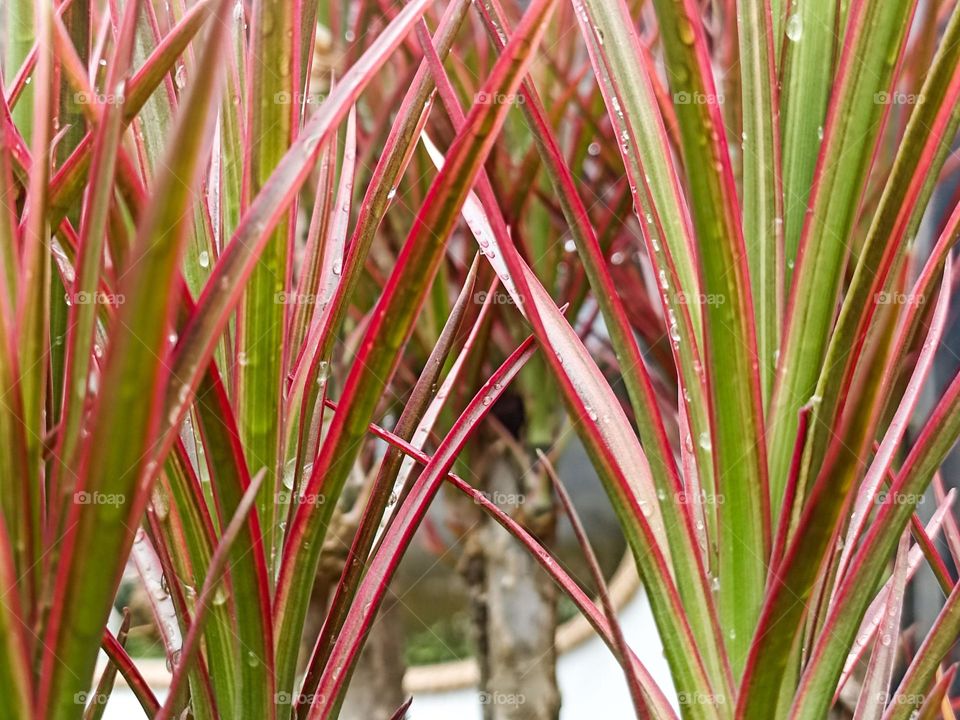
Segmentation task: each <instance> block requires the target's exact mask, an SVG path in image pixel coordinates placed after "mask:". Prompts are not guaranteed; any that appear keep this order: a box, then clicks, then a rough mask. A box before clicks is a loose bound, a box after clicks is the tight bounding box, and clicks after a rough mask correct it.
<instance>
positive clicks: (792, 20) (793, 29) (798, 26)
mask: <svg viewBox="0 0 960 720" xmlns="http://www.w3.org/2000/svg"><path fill="white" fill-rule="evenodd" d="M787 37H788V38H789V39H790V40H791V41H792V42H800V38H802V37H803V18H802V17H800V13H798V12H795V13H794V14H793V15H791V16H790V17H789V19H788V20H787Z"/></svg>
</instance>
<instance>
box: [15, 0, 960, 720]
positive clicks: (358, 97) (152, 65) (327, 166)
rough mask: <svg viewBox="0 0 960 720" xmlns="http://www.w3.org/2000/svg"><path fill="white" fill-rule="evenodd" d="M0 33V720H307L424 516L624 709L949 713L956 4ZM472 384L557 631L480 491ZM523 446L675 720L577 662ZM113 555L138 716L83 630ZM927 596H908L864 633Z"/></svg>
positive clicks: (324, 7) (763, 0)
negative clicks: (616, 598)
mask: <svg viewBox="0 0 960 720" xmlns="http://www.w3.org/2000/svg"><path fill="white" fill-rule="evenodd" d="M3 7H4V10H5V12H6V17H5V25H4V30H3V33H2V43H0V46H2V48H3V53H4V63H3V73H2V76H3V84H2V92H0V196H2V205H0V397H2V399H3V402H2V403H0V504H2V515H0V583H2V593H0V596H2V599H3V602H2V603H0V638H2V640H3V642H2V643H0V689H2V696H3V701H2V702H0V717H9V718H18V719H20V718H42V719H44V720H46V719H48V718H49V719H51V720H61V719H66V718H79V717H91V718H95V717H100V716H101V714H102V712H103V701H104V699H105V698H106V697H108V696H109V695H110V693H111V691H112V688H113V686H114V681H115V678H116V677H117V675H118V674H120V675H122V676H123V678H124V679H125V681H126V683H127V684H128V685H129V687H130V688H131V689H132V690H133V692H134V694H135V695H136V697H137V699H138V700H139V702H140V704H141V705H142V707H143V710H144V712H145V713H146V714H147V716H148V717H150V718H161V719H163V718H169V717H172V716H175V715H176V716H178V717H179V716H184V713H187V714H188V715H189V716H190V717H195V718H199V719H203V720H208V719H209V720H212V719H213V718H267V719H268V720H272V719H274V718H280V719H283V720H285V719H286V718H292V717H299V718H328V717H336V716H337V715H338V713H339V711H340V707H341V703H342V700H343V696H344V692H345V690H346V688H347V687H348V685H349V683H350V679H351V676H352V673H353V669H354V666H355V664H356V661H357V658H358V654H359V652H360V650H361V648H362V647H363V645H364V642H365V640H366V638H367V637H368V635H369V633H370V629H371V626H372V624H373V622H374V621H375V619H376V617H377V612H378V610H379V609H380V607H381V605H382V604H383V601H384V598H385V595H386V593H387V590H388V587H389V583H390V580H391V578H392V577H393V576H394V574H395V571H396V569H397V565H398V563H399V561H400V559H401V558H402V556H403V555H404V553H405V552H406V550H407V549H408V547H409V546H410V543H411V540H412V538H413V535H414V532H415V531H416V530H417V528H418V526H419V525H420V523H421V521H422V520H423V518H424V515H425V513H426V511H427V509H428V507H429V506H430V504H431V503H432V502H434V501H435V500H436V499H437V498H438V493H439V491H440V490H441V488H443V487H445V486H449V487H451V488H452V489H453V490H454V491H456V492H459V493H460V494H463V495H466V496H468V497H470V498H472V499H473V501H474V502H475V503H476V504H477V505H478V506H479V507H480V508H481V509H482V510H483V511H484V512H485V513H488V514H489V515H490V517H492V518H493V520H495V521H496V522H498V523H500V524H501V525H502V526H503V527H504V528H506V530H507V531H508V532H509V533H511V534H512V535H513V536H514V537H515V538H516V540H517V542H518V543H519V546H520V547H522V548H524V550H525V552H527V553H529V554H530V557H532V558H533V559H534V560H535V561H536V562H537V563H539V564H540V565H541V566H542V568H543V569H544V570H545V571H546V573H547V575H548V576H549V577H550V578H551V579H552V580H553V581H554V582H555V583H557V585H558V586H559V588H560V589H561V590H562V591H563V592H564V593H566V594H567V595H568V596H569V597H570V599H571V600H572V601H573V602H574V604H575V605H576V606H577V607H578V608H579V610H580V611H581V612H582V613H583V615H584V616H585V617H586V618H587V620H588V621H589V622H590V623H591V624H592V626H593V627H594V628H595V630H596V631H597V633H598V634H599V635H600V636H601V638H602V639H603V640H604V641H605V642H606V643H607V644H608V645H609V647H610V649H611V652H612V653H613V654H614V656H615V657H616V658H617V660H618V661H619V662H620V664H621V665H622V667H623V671H624V676H625V678H626V681H627V686H628V687H629V689H630V697H631V700H632V704H633V711H634V712H635V713H636V715H637V717H654V718H674V717H677V716H682V717H684V718H705V719H714V718H716V719H723V718H738V719H742V720H752V719H754V718H795V719H798V720H799V719H804V720H806V719H809V720H818V719H819V718H824V717H827V716H828V714H829V713H831V712H832V711H834V710H841V709H845V711H846V712H852V713H853V714H854V717H857V718H881V717H882V718H889V719H890V720H900V719H905V718H908V717H926V718H933V717H953V714H952V710H951V706H952V702H953V701H952V699H951V685H952V682H953V679H954V674H955V671H956V666H955V665H951V664H950V653H951V650H952V646H953V644H954V641H955V640H956V638H957V636H958V632H960V585H958V584H957V582H956V580H955V578H954V575H955V568H956V565H957V563H958V559H960V527H958V523H957V519H956V513H955V511H954V509H953V507H952V501H953V499H954V498H953V492H952V491H948V484H947V483H946V482H945V481H944V480H941V478H940V476H939V469H940V467H941V465H942V463H943V462H944V460H945V458H946V456H947V455H948V453H949V452H950V450H951V449H952V446H953V445H954V442H955V441H956V440H957V438H958V435H960V377H953V378H952V379H951V380H950V381H949V382H948V383H946V384H945V386H944V387H945V389H942V390H940V391H939V392H937V393H930V392H927V393H926V395H925V396H924V392H925V390H926V389H927V388H928V387H929V386H930V378H931V377H932V369H933V366H934V361H935V359H936V358H937V357H938V348H939V347H940V346H941V341H942V340H943V338H944V333H945V331H946V328H947V327H948V325H949V321H950V298H951V294H952V289H953V276H952V272H951V251H952V248H953V243H954V240H955V239H956V237H957V233H958V224H960V205H958V196H957V194H956V192H955V190H954V186H955V184H956V183H955V175H956V171H957V164H956V162H955V161H954V158H953V157H952V156H951V148H952V147H953V143H954V140H955V138H954V136H955V133H956V130H957V122H958V119H960V102H958V100H960V5H958V4H957V3H956V2H953V1H952V0H943V1H941V2H927V3H919V2H918V1H917V0H849V2H834V1H833V0H811V1H810V2H792V1H790V0H716V1H715V2H709V3H699V2H696V1H695V0H650V2H645V1H644V0H630V1H628V0H570V2H567V0H529V2H516V3H514V2H508V1H507V0H475V1H472V0H449V1H445V2H439V1H437V0H408V1H407V2H404V3H394V2H375V1H374V0H352V1H351V2H342V3H332V2H331V3H327V2H311V1H308V0H249V1H245V0H240V1H239V2H237V0H194V1H189V0H173V1H172V2H159V1H157V0H123V1H122V2H117V1H111V2H91V1H90V0H63V1H62V2H54V1H53V0H36V1H35V2H34V0H7V2H5V3H4V6H3ZM547 389H549V390H547ZM507 392H514V393H517V394H519V396H520V397H521V399H522V401H523V402H524V403H525V404H526V407H527V413H526V414H527V420H526V423H525V428H521V429H520V430H518V431H517V432H518V433H520V434H521V435H523V434H524V433H526V439H525V442H526V444H527V449H528V450H530V452H529V453H527V457H528V462H529V464H530V466H531V468H532V469H536V470H537V472H538V473H539V477H541V478H550V480H551V482H552V487H554V488H555V490H552V491H551V490H549V488H550V487H551V484H548V485H547V488H548V493H549V492H555V496H556V497H557V498H558V507H560V508H561V510H563V511H565V512H566V513H567V514H569V515H570V517H571V519H572V520H573V521H574V527H575V528H576V529H577V536H578V538H580V540H581V544H582V546H583V549H584V552H585V554H586V555H587V557H588V558H589V559H590V560H591V563H590V565H591V567H592V569H593V571H594V576H595V577H594V579H595V580H596V584H597V585H598V586H599V588H600V593H599V597H598V598H597V599H594V598H592V597H591V596H590V594H588V593H587V592H586V591H585V590H584V589H583V586H582V585H581V584H580V583H579V582H578V581H577V579H575V578H573V577H571V575H570V574H568V573H567V572H566V571H565V570H564V569H563V567H562V566H561V565H560V564H559V563H558V562H557V560H556V559H555V557H554V555H553V554H552V550H551V548H550V547H549V542H547V537H546V536H547V534H546V533H541V532H539V530H538V529H537V528H535V527H532V526H531V523H529V522H528V520H529V518H523V517H520V516H514V514H511V513H510V512H505V511H504V510H503V509H502V508H501V507H499V506H498V504H497V503H496V502H494V501H491V499H490V498H489V497H488V496H487V495H485V494H484V493H483V492H482V491H481V489H480V488H479V487H478V484H477V482H476V480H477V478H476V477H475V473H477V472H478V471H477V469H476V468H477V467H478V465H479V464H481V463H482V460H483V456H484V453H485V452H488V451H489V447H488V445H487V443H485V442H484V441H482V439H481V438H482V434H481V433H482V432H483V431H484V429H485V428H488V426H489V425H490V424H491V423H496V421H495V420H494V419H492V418H491V413H494V412H495V410H496V408H497V407H498V402H499V401H500V400H501V398H502V397H503V396H504V394H505V393H507ZM931 396H933V398H934V400H933V402H932V403H926V402H925V403H923V404H922V400H923V399H924V397H927V398H928V399H929V398H930V397H931ZM551 418H552V419H551ZM557 418H560V423H562V424H563V428H564V432H570V433H573V432H575V433H576V434H577V435H578V436H579V439H580V441H581V442H582V444H583V446H584V447H585V448H586V451H587V453H588V454H589V457H590V459H591V461H592V463H593V466H594V468H595V470H596V474H597V476H598V477H599V479H600V481H601V483H602V486H603V488H604V489H605V490H606V493H607V495H608V496H609V499H610V502H611V504H612V506H613V508H614V510H615V512H616V515H617V518H618V520H619V527H620V530H621V532H622V534H623V536H624V538H625V539H626V542H627V544H628V546H629V549H630V552H631V553H632V555H633V556H634V558H635V560H636V565H637V568H638V571H639V573H640V576H641V579H642V582H643V588H644V592H645V593H646V595H647V597H648V598H649V602H650V606H651V608H652V611H653V615H654V619H655V621H656V626H657V630H658V632H659V635H660V638H661V640H662V642H663V646H664V651H665V655H666V658H667V661H668V664H669V668H670V671H671V675H672V680H673V688H662V687H658V686H657V684H656V683H655V682H654V680H653V678H652V677H651V675H650V673H648V671H647V670H646V668H645V667H644V665H643V663H642V661H641V659H640V658H638V656H637V655H636V654H635V653H634V651H633V650H631V648H630V647H629V643H628V642H627V641H626V640H625V638H624V636H623V633H622V632H621V630H620V628H619V626H618V624H617V620H616V614H615V610H614V608H612V607H611V603H610V600H609V598H608V596H607V594H606V592H605V591H604V588H603V581H602V577H601V576H600V573H599V570H598V568H597V564H596V562H595V561H593V555H592V552H591V550H590V547H589V543H588V542H587V540H586V537H585V535H584V533H583V532H582V527H581V526H580V524H579V522H578V521H577V520H576V512H575V510H574V508H573V505H572V504H571V502H570V500H569V497H568V495H567V493H566V492H565V491H564V489H563V486H562V484H560V478H557V473H556V472H555V471H554V469H553V466H552V462H551V453H550V450H549V446H550V444H551V443H550V438H549V434H550V432H552V431H556V430H557V427H558V421H557ZM534 430H535V431H534ZM534 451H540V452H538V453H537V452H534ZM521 454H522V453H521ZM927 497H930V498H934V499H935V504H936V508H935V511H934V512H933V513H932V515H931V516H929V517H927V518H926V522H924V521H922V520H921V519H920V518H919V516H918V515H917V514H916V510H917V506H918V505H919V504H920V503H921V502H922V501H923V499H924V498H927ZM941 536H942V538H943V540H942V542H941V541H940V538H941ZM338 544H339V546H340V547H342V548H344V549H345V550H344V552H342V553H339V555H340V556H341V557H340V560H339V562H338V563H334V565H335V568H336V572H334V573H333V582H332V585H331V587H330V589H329V592H328V593H327V595H328V597H327V598H326V599H325V601H324V602H323V603H322V616H323V617H322V623H321V629H320V630H319V632H310V631H308V627H309V625H310V623H308V615H309V614H310V612H311V596H312V594H313V591H314V589H315V585H316V583H317V577H318V572H320V570H321V568H323V567H326V566H328V565H329V564H330V563H327V562H325V560H329V559H330V557H331V555H333V556H337V555H338V553H337V552H336V550H337V549H338V548H337V547H335V546H337V545H338ZM128 562H130V563H132V565H133V566H135V568H136V570H137V574H138V577H139V581H138V582H140V583H141V584H142V585H143V586H144V587H145V588H146V590H147V591H148V595H149V598H150V602H151V609H152V612H153V615H154V620H155V624H156V626H157V628H158V630H159V633H160V636H161V638H162V640H163V643H164V648H165V652H166V654H167V656H168V661H169V666H170V668H171V670H172V677H171V680H170V685H169V688H168V689H167V692H166V694H165V695H162V697H163V700H162V701H161V700H160V699H159V698H158V696H157V694H156V693H155V688H151V687H150V686H149V684H148V683H147V682H146V681H145V679H144V677H143V675H142V673H141V670H140V669H139V668H138V665H137V662H136V661H135V660H134V659H131V657H130V655H129V654H128V652H127V650H126V649H125V642H126V639H127V636H128V629H129V619H128V620H126V621H125V622H124V624H123V625H122V626H121V630H120V632H119V633H118V634H114V633H112V632H110V631H109V630H106V623H107V620H108V617H109V615H110V612H111V608H112V607H113V606H114V603H115V602H117V600H116V597H117V591H118V586H119V584H120V581H121V577H122V574H123V571H124V568H125V566H126V565H127V563H128ZM923 566H929V568H931V569H932V570H933V573H934V576H935V578H936V580H937V582H938V583H939V591H940V592H942V594H943V596H945V598H946V600H945V601H943V602H942V603H941V604H942V610H941V611H940V613H939V615H938V616H937V618H936V620H935V622H934V624H933V628H932V629H931V630H930V631H929V632H928V633H927V634H926V635H924V636H922V637H912V638H911V639H909V640H908V639H907V638H906V637H905V636H904V634H903V633H901V625H902V624H904V622H905V620H904V618H903V617H902V610H903V606H904V597H905V593H906V591H907V589H908V586H909V584H910V583H911V582H914V580H913V578H914V575H915V574H916V573H917V571H918V570H919V569H920V568H921V567H923ZM930 591H931V592H937V589H936V588H934V589H933V590H930ZM101 650H103V651H104V652H105V653H106V656H107V658H108V661H107V664H106V667H105V669H102V670H101V671H99V672H98V671H97V658H98V654H99V653H100V652H101ZM405 710H406V707H405V706H402V707H400V708H398V709H397V713H396V717H402V716H403V714H404V712H405ZM488 712H489V713H495V712H498V711H497V710H496V709H495V708H488ZM624 712H625V713H626V712H627V711H626V710H625V711H624ZM490 717H494V715H493V714H491V715H490ZM497 717H499V715H497Z"/></svg>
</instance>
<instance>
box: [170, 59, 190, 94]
mask: <svg viewBox="0 0 960 720" xmlns="http://www.w3.org/2000/svg"><path fill="white" fill-rule="evenodd" d="M173 81H174V82H175V83H176V84H177V87H178V88H180V89H181V90H182V89H183V88H184V86H186V84H187V66H186V65H184V64H183V63H180V64H179V65H177V71H176V73H174V76H173Z"/></svg>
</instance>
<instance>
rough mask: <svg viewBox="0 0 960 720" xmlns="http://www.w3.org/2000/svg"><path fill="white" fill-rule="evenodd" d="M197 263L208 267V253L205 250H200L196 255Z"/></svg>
mask: <svg viewBox="0 0 960 720" xmlns="http://www.w3.org/2000/svg"><path fill="white" fill-rule="evenodd" d="M197 264H198V265H199V266H200V267H202V268H205V267H210V253H208V252H207V251H206V250H201V251H200V254H199V255H197Z"/></svg>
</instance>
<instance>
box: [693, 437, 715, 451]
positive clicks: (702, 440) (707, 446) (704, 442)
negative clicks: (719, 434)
mask: <svg viewBox="0 0 960 720" xmlns="http://www.w3.org/2000/svg"><path fill="white" fill-rule="evenodd" d="M697 444H698V445H699V446H700V447H701V448H702V449H703V450H706V451H707V452H710V451H711V450H713V443H711V442H710V433H708V432H702V433H700V437H699V438H698V439H697Z"/></svg>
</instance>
